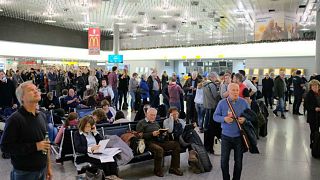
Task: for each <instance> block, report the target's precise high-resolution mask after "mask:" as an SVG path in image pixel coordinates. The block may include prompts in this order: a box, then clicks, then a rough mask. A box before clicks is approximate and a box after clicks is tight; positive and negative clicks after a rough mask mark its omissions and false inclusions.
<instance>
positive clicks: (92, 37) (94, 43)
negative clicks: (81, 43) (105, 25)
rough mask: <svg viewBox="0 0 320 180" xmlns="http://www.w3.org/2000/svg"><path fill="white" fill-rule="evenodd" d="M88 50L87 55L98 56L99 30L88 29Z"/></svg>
mask: <svg viewBox="0 0 320 180" xmlns="http://www.w3.org/2000/svg"><path fill="white" fill-rule="evenodd" d="M88 49H89V55H100V29H99V28H89V29H88Z"/></svg>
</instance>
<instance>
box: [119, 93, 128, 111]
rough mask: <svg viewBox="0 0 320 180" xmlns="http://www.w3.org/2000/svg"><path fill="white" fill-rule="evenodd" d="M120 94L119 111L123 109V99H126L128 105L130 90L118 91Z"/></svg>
mask: <svg viewBox="0 0 320 180" xmlns="http://www.w3.org/2000/svg"><path fill="white" fill-rule="evenodd" d="M118 93H119V109H122V98H123V99H124V102H123V103H124V104H125V103H126V104H128V99H127V97H128V96H127V94H128V90H126V89H125V90H122V89H121V90H120V89H119V90H118Z"/></svg>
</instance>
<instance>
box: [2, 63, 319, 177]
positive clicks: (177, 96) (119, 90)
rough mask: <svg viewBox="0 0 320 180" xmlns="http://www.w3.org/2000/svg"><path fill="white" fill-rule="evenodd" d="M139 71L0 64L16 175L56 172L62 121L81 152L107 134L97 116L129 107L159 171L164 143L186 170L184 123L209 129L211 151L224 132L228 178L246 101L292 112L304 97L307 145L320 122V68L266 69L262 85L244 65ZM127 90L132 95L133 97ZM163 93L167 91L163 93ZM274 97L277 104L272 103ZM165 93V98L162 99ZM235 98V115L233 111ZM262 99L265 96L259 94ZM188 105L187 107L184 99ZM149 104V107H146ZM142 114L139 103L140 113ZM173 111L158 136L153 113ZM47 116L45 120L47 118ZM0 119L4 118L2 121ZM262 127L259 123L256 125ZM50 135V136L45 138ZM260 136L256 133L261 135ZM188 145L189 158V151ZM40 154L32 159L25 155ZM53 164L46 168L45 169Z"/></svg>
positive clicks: (238, 167)
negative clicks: (73, 129) (55, 147)
mask: <svg viewBox="0 0 320 180" xmlns="http://www.w3.org/2000/svg"><path fill="white" fill-rule="evenodd" d="M138 76H139V75H138V74H137V73H132V76H131V77H130V75H129V73H128V70H127V69H124V70H122V71H121V72H119V70H118V67H116V66H114V67H113V68H112V70H111V71H103V70H97V69H92V70H89V69H88V68H81V69H78V70H77V71H71V70H70V71H63V70H57V69H55V68H54V67H52V68H49V70H48V72H44V71H42V70H35V69H30V70H29V71H27V70H22V71H19V70H17V71H13V70H8V71H7V72H6V73H5V72H4V71H2V70H0V94H1V95H2V96H1V98H0V108H1V109H0V110H1V114H5V113H6V112H7V111H10V112H9V114H12V112H14V111H15V110H16V109H17V111H16V112H15V113H13V115H12V116H10V117H9V118H8V119H7V120H6V125H5V128H4V129H0V130H4V133H3V134H2V139H1V150H2V151H3V152H4V153H9V154H10V156H11V159H12V164H13V171H12V173H11V179H34V178H33V177H40V178H39V179H44V178H46V176H49V177H50V176H52V172H51V169H50V166H48V165H49V164H50V163H47V161H49V160H50V156H49V155H48V154H47V153H44V152H46V151H48V150H49V148H50V143H54V142H55V143H58V144H59V143H60V142H61V137H62V134H63V131H64V128H67V127H70V126H78V127H79V131H78V132H77V133H76V134H75V148H76V151H77V152H79V153H85V154H86V153H87V152H89V151H90V152H91V151H92V152H93V151H95V150H96V149H97V148H98V145H97V144H98V143H99V141H100V140H101V139H102V138H103V137H101V135H100V134H99V133H98V132H97V130H96V127H95V125H96V124H105V123H107V124H116V123H123V122H129V121H130V120H127V119H126V118H125V116H124V113H123V111H121V110H128V109H130V110H131V112H132V113H136V117H137V118H135V119H136V120H139V122H138V124H137V129H136V130H137V131H138V132H143V138H144V139H145V140H146V142H147V143H146V145H147V148H148V149H149V150H150V151H151V152H152V153H153V155H154V173H155V175H157V176H159V177H162V176H163V169H162V166H161V162H162V159H163V156H164V154H163V153H164V151H167V150H172V159H171V167H170V169H169V173H173V174H176V175H179V176H182V175H183V172H182V171H181V170H180V145H179V141H177V139H179V137H175V136H177V135H181V134H182V132H183V129H184V127H185V126H186V124H193V125H194V126H197V127H199V132H198V133H204V140H203V142H204V148H205V150H206V151H207V152H208V153H212V154H215V152H214V149H213V147H214V144H215V143H214V139H215V138H216V139H219V140H221V169H222V174H223V179H224V180H228V179H230V175H229V165H228V164H229V156H230V151H231V150H232V149H234V152H235V153H234V161H235V165H234V173H233V179H240V177H241V171H242V158H243V145H242V141H241V137H240V130H239V128H238V126H237V123H240V124H243V123H245V122H246V121H247V120H248V119H247V118H246V116H244V115H243V114H244V111H245V110H246V109H252V110H253V111H254V112H255V113H257V114H258V113H260V108H256V107H257V104H258V103H257V101H258V100H260V99H262V98H264V103H265V106H266V108H270V109H272V110H273V113H274V115H275V116H278V112H280V113H281V118H282V119H286V115H285V113H286V112H287V111H288V109H287V107H288V106H287V105H286V104H287V103H289V104H292V101H291V99H292V98H291V96H292V95H293V96H294V102H293V109H292V113H293V114H294V115H303V114H304V112H301V111H300V109H301V108H300V106H301V103H302V102H303V99H304V109H305V110H306V111H307V112H308V114H307V122H308V123H309V125H310V130H311V134H310V147H312V146H313V143H314V141H315V139H314V134H315V132H316V131H318V129H319V125H320V124H319V117H320V116H319V112H320V93H319V88H320V83H319V80H320V79H319V75H316V74H314V75H312V76H311V78H310V80H309V81H308V80H307V79H306V78H304V77H303V76H302V75H301V71H300V70H297V71H296V72H295V73H294V74H292V75H291V76H290V77H289V78H286V77H285V73H284V72H283V71H280V73H279V75H278V76H276V77H274V74H270V75H269V74H265V77H264V78H263V79H262V88H261V90H262V92H261V91H260V90H259V86H258V77H253V78H252V79H251V80H249V79H248V77H247V76H246V74H245V71H243V70H239V72H237V73H231V72H224V73H220V74H218V73H217V72H210V73H209V74H208V75H207V76H205V75H200V74H199V73H198V72H196V71H194V72H191V73H190V74H189V77H188V78H186V79H185V78H182V79H180V77H179V76H178V75H177V74H175V73H173V74H172V75H171V76H170V77H169V75H168V74H167V73H166V72H163V74H162V76H161V78H160V77H159V74H158V72H157V70H156V69H152V72H151V73H150V75H149V76H148V75H146V74H142V75H141V76H140V79H138ZM128 95H130V97H131V98H130V102H128V100H129V99H128V98H127V97H128ZM160 97H162V98H160ZM275 100H276V103H277V104H276V108H274V104H275ZM161 101H162V102H163V103H161ZM229 101H230V102H231V104H232V106H233V108H234V111H235V115H236V117H238V118H236V119H235V116H233V115H230V107H229V106H228V102H229ZM260 101H261V100H260ZM39 106H40V108H39ZM185 106H186V107H185ZM144 107H147V108H144ZM85 108H88V109H94V111H93V112H92V113H91V114H92V116H85V117H83V118H80V119H79V117H78V116H77V113H76V112H77V109H85ZM39 110H44V111H46V112H49V111H50V110H52V112H54V113H55V114H59V113H58V112H61V111H62V115H58V116H61V117H62V116H64V113H68V114H69V115H68V117H67V118H66V121H64V124H63V125H62V126H61V127H59V128H60V129H59V130H58V128H57V127H54V126H52V125H51V126H50V125H48V124H50V123H53V122H52V121H51V120H48V118H47V116H46V114H45V113H42V112H41V111H39ZM139 111H140V114H141V111H142V116H140V114H139ZM168 111H169V113H168V114H169V116H168V119H167V120H165V121H164V126H165V128H168V129H169V130H168V134H170V135H171V136H172V138H171V139H170V140H167V141H163V140H159V135H160V131H159V129H161V127H160V125H159V124H158V123H157V122H156V121H155V120H156V116H157V114H159V113H163V112H164V113H165V114H167V112H168ZM45 123H47V124H45ZM0 127H1V126H0ZM256 133H257V134H259V133H258V130H257V132H256ZM47 136H48V139H47ZM257 136H259V135H257ZM190 152H192V151H191V149H189V159H190V158H192V157H191V156H192V153H190ZM31 161H32V162H35V163H34V164H33V165H30V164H29V163H28V162H31ZM81 161H88V162H91V163H94V164H99V165H100V167H101V169H103V170H104V172H105V174H106V175H116V176H117V175H118V171H117V163H116V161H115V163H102V164H101V163H99V162H97V160H96V159H93V158H91V157H89V156H86V157H85V158H84V159H81ZM45 172H48V173H45Z"/></svg>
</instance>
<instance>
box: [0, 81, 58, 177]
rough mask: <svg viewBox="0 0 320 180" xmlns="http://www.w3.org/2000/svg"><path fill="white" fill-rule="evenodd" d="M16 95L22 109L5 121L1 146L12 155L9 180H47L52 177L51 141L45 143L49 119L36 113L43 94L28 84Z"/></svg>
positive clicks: (22, 85)
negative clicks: (47, 120)
mask: <svg viewBox="0 0 320 180" xmlns="http://www.w3.org/2000/svg"><path fill="white" fill-rule="evenodd" d="M16 94H17V97H18V100H19V102H20V104H21V105H22V106H21V108H20V109H19V110H18V111H16V112H15V113H14V114H12V115H11V116H10V118H9V119H8V120H7V121H6V126H5V129H4V132H3V134H2V139H1V144H0V145H1V150H2V152H4V153H9V154H10V155H11V163H12V166H13V170H12V172H11V175H10V176H11V177H10V179H11V180H33V179H39V180H45V179H46V178H50V177H51V176H52V173H51V168H50V167H49V165H50V164H49V162H50V161H49V155H50V153H49V152H48V150H49V149H50V141H49V140H45V139H46V133H47V129H46V116H45V114H43V113H42V112H37V110H36V107H37V105H38V102H39V101H40V99H41V96H40V92H39V91H38V89H37V87H36V86H35V85H34V84H32V82H31V81H28V82H24V83H22V84H21V85H20V86H19V87H18V88H17V91H16ZM48 176H49V177H48ZM3 178H4V177H3ZM5 179H7V178H5Z"/></svg>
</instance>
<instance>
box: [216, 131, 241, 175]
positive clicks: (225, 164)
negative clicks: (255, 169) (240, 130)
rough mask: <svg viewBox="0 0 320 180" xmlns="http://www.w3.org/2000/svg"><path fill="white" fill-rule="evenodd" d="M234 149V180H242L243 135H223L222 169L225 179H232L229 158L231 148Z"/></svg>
mask: <svg viewBox="0 0 320 180" xmlns="http://www.w3.org/2000/svg"><path fill="white" fill-rule="evenodd" d="M232 149H233V150H234V167H233V178H232V179H233V180H240V177H241V171H242V159H243V153H242V152H243V151H242V150H243V146H242V140H241V137H240V136H239V137H228V136H225V135H222V137H221V170H222V176H223V180H230V174H229V158H230V152H231V150H232Z"/></svg>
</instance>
